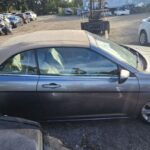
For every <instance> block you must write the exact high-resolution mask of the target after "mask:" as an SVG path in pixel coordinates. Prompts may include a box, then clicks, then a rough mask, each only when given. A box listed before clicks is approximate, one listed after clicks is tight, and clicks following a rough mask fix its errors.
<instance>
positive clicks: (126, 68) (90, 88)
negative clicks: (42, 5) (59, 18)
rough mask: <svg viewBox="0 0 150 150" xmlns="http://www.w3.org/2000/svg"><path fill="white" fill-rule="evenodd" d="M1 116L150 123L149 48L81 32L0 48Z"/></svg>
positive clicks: (26, 38) (18, 40)
mask: <svg viewBox="0 0 150 150" xmlns="http://www.w3.org/2000/svg"><path fill="white" fill-rule="evenodd" d="M0 113H1V114H7V115H11V116H18V117H26V118H28V119H34V120H45V121H54V120H55V121H56V120H57V121H62V120H80V119H84V120H86V119H88V120H89V119H106V118H127V117H138V116H141V117H142V118H143V119H144V120H145V121H147V122H150V49H149V48H147V47H140V46H119V45H117V44H115V43H113V42H111V41H108V40H106V39H103V38H100V37H99V36H97V35H94V34H91V33H88V32H86V31H78V30H75V31H72V30H62V31H39V32H35V33H30V34H26V35H22V36H18V37H14V38H13V39H11V40H9V41H7V42H6V43H4V44H3V45H1V46H0Z"/></svg>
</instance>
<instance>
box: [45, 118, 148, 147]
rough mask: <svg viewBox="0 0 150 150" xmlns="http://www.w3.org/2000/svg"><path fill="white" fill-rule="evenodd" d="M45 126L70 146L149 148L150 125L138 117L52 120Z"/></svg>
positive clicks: (50, 132)
mask: <svg viewBox="0 0 150 150" xmlns="http://www.w3.org/2000/svg"><path fill="white" fill-rule="evenodd" d="M44 128H45V130H46V131H47V132H48V133H49V134H50V135H51V136H54V137H56V138H58V139H60V140H62V141H63V142H64V144H65V145H66V146H67V147H68V148H70V149H72V150H149V149H150V140H149V139H150V126H149V125H148V124H146V123H144V122H142V121H140V120H130V119H128V120H109V121H108V120H107V121H106V120H105V121H86V122H74V123H52V124H47V125H44Z"/></svg>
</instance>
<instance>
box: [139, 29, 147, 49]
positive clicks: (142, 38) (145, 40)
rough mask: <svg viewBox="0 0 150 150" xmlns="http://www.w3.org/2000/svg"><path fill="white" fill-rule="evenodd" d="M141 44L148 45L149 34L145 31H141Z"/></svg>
mask: <svg viewBox="0 0 150 150" xmlns="http://www.w3.org/2000/svg"><path fill="white" fill-rule="evenodd" d="M139 43H140V45H143V46H144V45H148V39H147V33H146V32H145V31H141V33H140V37H139Z"/></svg>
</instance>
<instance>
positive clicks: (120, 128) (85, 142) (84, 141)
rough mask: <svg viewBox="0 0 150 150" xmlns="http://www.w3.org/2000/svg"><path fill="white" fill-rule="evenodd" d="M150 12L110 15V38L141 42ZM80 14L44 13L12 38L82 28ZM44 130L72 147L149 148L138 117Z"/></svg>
mask: <svg viewBox="0 0 150 150" xmlns="http://www.w3.org/2000/svg"><path fill="white" fill-rule="evenodd" d="M148 16H150V14H138V15H130V16H120V17H109V18H108V20H110V23H111V33H110V39H111V40H113V41H115V42H117V43H124V44H138V34H137V33H138V27H139V24H140V21H141V20H142V19H143V18H146V17H148ZM81 21H82V20H81V19H80V18H79V17H58V16H42V17H39V18H38V20H37V21H35V22H32V23H30V24H27V25H24V26H22V27H19V28H17V29H15V30H14V31H13V33H14V34H13V35H9V36H1V37H0V43H3V42H5V41H7V40H8V39H9V38H11V37H13V36H16V35H20V34H24V33H28V32H33V31H38V30H47V29H48V30H54V29H57V30H58V29H80V22H81ZM44 129H45V130H46V131H47V132H48V133H49V134H50V135H51V136H54V137H56V138H59V139H60V140H62V141H63V142H64V143H65V145H66V146H68V147H69V148H70V149H73V150H150V126H149V125H147V124H145V123H143V122H141V121H139V120H110V121H85V122H72V123H49V124H46V125H44Z"/></svg>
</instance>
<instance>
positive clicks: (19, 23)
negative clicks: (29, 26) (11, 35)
mask: <svg viewBox="0 0 150 150" xmlns="http://www.w3.org/2000/svg"><path fill="white" fill-rule="evenodd" d="M8 19H9V20H10V22H11V25H12V28H17V27H18V26H22V25H23V19H22V18H20V17H18V16H14V15H10V16H8Z"/></svg>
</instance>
